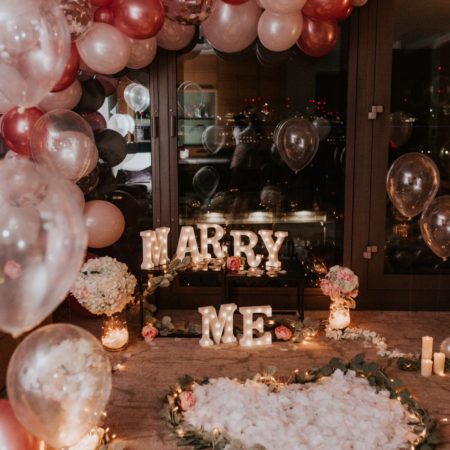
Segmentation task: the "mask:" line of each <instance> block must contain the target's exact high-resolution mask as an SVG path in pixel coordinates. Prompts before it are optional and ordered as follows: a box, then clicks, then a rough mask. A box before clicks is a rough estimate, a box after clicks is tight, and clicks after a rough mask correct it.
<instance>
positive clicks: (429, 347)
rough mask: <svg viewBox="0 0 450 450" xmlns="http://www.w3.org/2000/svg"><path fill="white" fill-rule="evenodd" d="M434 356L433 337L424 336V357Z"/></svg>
mask: <svg viewBox="0 0 450 450" xmlns="http://www.w3.org/2000/svg"><path fill="white" fill-rule="evenodd" d="M432 358H433V338H432V337H430V336H422V359H432Z"/></svg>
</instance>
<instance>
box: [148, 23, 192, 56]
mask: <svg viewBox="0 0 450 450" xmlns="http://www.w3.org/2000/svg"><path fill="white" fill-rule="evenodd" d="M194 35H195V27H194V26H193V25H182V24H181V23H178V22H174V21H173V20H165V21H164V25H163V27H162V28H161V31H160V32H159V33H158V34H157V35H156V42H157V43H158V46H159V47H161V48H164V49H165V50H181V49H182V48H185V47H187V46H188V45H189V44H190V42H191V41H192V39H194Z"/></svg>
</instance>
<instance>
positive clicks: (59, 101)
mask: <svg viewBox="0 0 450 450" xmlns="http://www.w3.org/2000/svg"><path fill="white" fill-rule="evenodd" d="M82 93H83V91H82V89H81V84H80V82H79V81H78V80H75V81H74V82H73V83H72V84H71V85H70V86H69V87H68V88H67V89H64V90H63V91H58V92H50V93H48V94H47V96H46V97H45V98H44V100H42V102H41V103H39V105H38V106H39V108H40V109H41V110H42V111H44V112H48V111H51V110H52V109H73V108H75V106H77V104H78V102H79V101H80V99H81V94H82Z"/></svg>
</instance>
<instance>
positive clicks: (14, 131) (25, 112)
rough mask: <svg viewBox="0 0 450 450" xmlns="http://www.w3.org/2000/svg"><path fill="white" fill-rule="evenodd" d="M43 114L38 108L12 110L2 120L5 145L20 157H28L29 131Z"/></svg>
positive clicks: (29, 152)
mask: <svg viewBox="0 0 450 450" xmlns="http://www.w3.org/2000/svg"><path fill="white" fill-rule="evenodd" d="M43 115H44V113H43V112H42V111H41V110H40V109H38V108H34V107H33V108H27V109H23V108H19V107H16V108H13V109H11V110H10V111H8V112H7V113H6V114H5V115H4V117H3V120H2V135H3V139H4V140H5V143H6V145H7V146H8V147H9V148H10V149H11V150H14V151H15V152H16V153H20V154H21V155H26V156H30V155H31V148H30V136H31V130H32V129H33V127H34V124H35V123H36V122H37V121H38V119H39V118H40V117H41V116H43Z"/></svg>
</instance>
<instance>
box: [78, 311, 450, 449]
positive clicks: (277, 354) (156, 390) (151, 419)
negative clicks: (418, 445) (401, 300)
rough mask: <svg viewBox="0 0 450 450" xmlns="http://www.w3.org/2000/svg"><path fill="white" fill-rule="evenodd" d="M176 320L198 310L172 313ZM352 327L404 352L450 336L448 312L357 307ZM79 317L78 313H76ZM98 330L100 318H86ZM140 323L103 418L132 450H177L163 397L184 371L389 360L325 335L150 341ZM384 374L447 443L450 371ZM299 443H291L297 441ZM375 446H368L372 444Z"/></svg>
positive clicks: (447, 445) (240, 371) (236, 372)
mask: <svg viewBox="0 0 450 450" xmlns="http://www.w3.org/2000/svg"><path fill="white" fill-rule="evenodd" d="M168 314H169V315H172V317H173V318H174V320H175V319H176V318H177V319H180V320H184V319H185V318H186V315H189V314H190V315H191V317H193V318H195V319H197V316H198V315H197V314H196V313H191V312H175V311H171V312H168ZM306 315H307V316H309V317H312V318H326V313H324V312H323V311H321V312H319V311H318V312H307V314H306ZM352 319H353V321H352V325H355V326H360V327H363V328H366V329H370V330H374V331H376V332H378V333H380V334H382V335H383V336H385V337H386V338H387V342H388V344H389V345H390V346H391V347H397V348H399V349H400V350H402V351H404V352H419V351H420V346H421V336H423V335H430V336H434V338H435V343H436V344H435V351H436V349H437V346H438V345H439V343H440V342H441V341H442V340H443V339H444V338H445V337H447V336H450V313H442V312H441V313H433V312H432V313H430V312H411V313H408V312H406V313H405V312H352ZM72 321H73V322H74V323H76V322H78V323H80V322H79V319H76V318H72ZM82 323H83V325H84V326H86V327H87V328H89V329H91V331H93V332H95V333H96V334H98V331H99V328H100V326H99V324H98V323H97V322H96V321H95V320H94V321H83V322H82ZM137 331H138V330H137V327H135V329H134V330H133V333H132V334H134V336H133V339H132V341H131V344H130V346H129V347H128V349H127V350H125V351H124V352H122V353H120V354H114V353H112V354H111V357H112V360H113V363H115V364H116V363H123V364H124V366H125V367H124V369H123V370H122V371H118V372H115V373H114V375H113V393H112V397H111V400H110V403H109V406H108V409H107V412H108V418H107V420H106V424H107V425H108V426H109V427H110V428H111V431H112V432H113V433H115V434H117V436H118V437H119V438H121V439H124V440H125V441H126V444H127V447H126V448H127V449H130V450H160V449H164V450H172V449H176V448H177V445H176V440H175V439H174V438H173V437H172V435H171V434H170V433H169V431H168V429H167V428H166V425H165V423H164V422H163V421H162V420H161V419H160V417H159V412H160V409H161V405H162V403H161V399H162V397H163V395H164V392H165V391H166V389H167V388H168V386H170V385H173V384H174V383H175V381H176V379H177V378H179V377H180V376H182V375H184V374H189V375H192V376H194V377H204V376H209V377H218V376H229V377H248V376H250V375H253V374H255V373H257V372H258V371H260V370H262V369H264V368H266V367H268V366H275V367H277V368H278V373H279V374H280V375H288V374H290V372H291V371H293V370H295V369H304V370H306V369H308V368H312V367H317V366H321V365H323V364H325V363H326V362H327V361H328V360H329V359H330V358H332V357H335V356H336V357H339V358H343V359H351V358H352V357H353V356H355V355H356V354H357V353H360V352H365V353H366V359H369V360H372V361H376V362H378V363H379V364H381V365H382V366H386V365H387V364H388V361H387V360H386V359H383V358H379V357H377V356H376V352H375V350H374V349H373V348H370V347H364V345H363V344H362V343H361V342H334V341H333V342H330V341H328V340H327V339H326V338H325V337H323V336H322V337H318V338H315V339H314V340H312V341H310V342H308V343H303V344H298V345H292V344H286V343H275V344H273V345H272V346H270V347H267V348H262V349H255V350H253V349H251V350H249V349H243V348H240V347H232V348H229V347H228V348H227V347H214V348H207V349H205V348H201V347H200V346H199V344H198V340H197V339H173V338H158V339H157V340H156V341H155V343H154V344H153V345H148V344H146V343H145V342H144V341H142V340H140V339H138V338H137ZM387 373H388V374H389V375H391V376H392V377H398V378H400V379H401V380H402V381H403V382H404V383H405V385H406V386H407V387H408V389H409V390H410V392H411V393H412V394H413V395H414V396H415V397H416V398H417V399H418V400H419V401H420V403H421V404H422V405H423V406H424V407H425V408H427V409H428V410H429V411H430V412H431V413H432V414H433V415H434V416H435V417H436V418H437V419H439V421H440V428H441V433H442V438H443V444H442V446H441V447H440V448H442V449H450V375H447V376H446V377H438V376H432V377H431V378H422V377H421V376H420V375H419V374H418V373H409V372H401V371H399V370H398V369H397V367H396V364H392V365H391V366H390V367H389V368H388V369H387ZM293 448H294V447H293ZM368 450H370V449H368Z"/></svg>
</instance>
